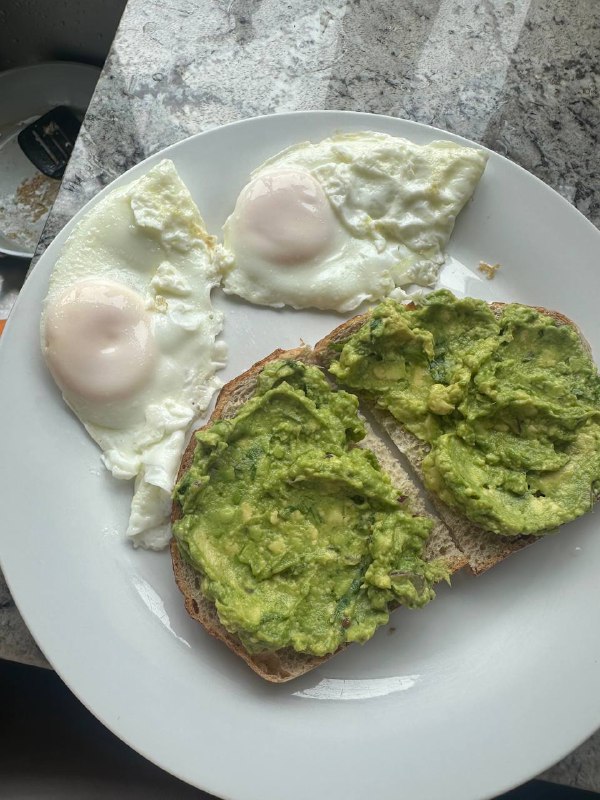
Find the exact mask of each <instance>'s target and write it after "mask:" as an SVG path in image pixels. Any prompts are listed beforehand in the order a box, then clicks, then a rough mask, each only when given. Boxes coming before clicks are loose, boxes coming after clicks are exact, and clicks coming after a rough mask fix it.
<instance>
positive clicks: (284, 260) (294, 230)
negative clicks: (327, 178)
mask: <svg viewBox="0 0 600 800" xmlns="http://www.w3.org/2000/svg"><path fill="white" fill-rule="evenodd" d="M235 217H236V222H237V228H238V231H237V238H238V241H239V242H243V246H244V249H245V250H247V251H251V252H253V253H254V254H255V255H257V256H260V257H261V258H262V259H264V260H265V261H268V262H269V263H271V264H282V265H295V264H301V263H303V262H306V261H310V260H311V259H313V258H315V257H316V256H318V255H320V254H321V253H323V252H324V251H326V250H328V249H329V248H330V246H331V244H332V241H333V238H334V235H335V230H336V221H335V217H334V214H333V210H332V208H331V205H330V204H329V200H328V199H327V196H326V195H325V192H324V191H323V189H322V188H321V186H320V184H319V183H318V181H317V180H315V178H313V176H312V175H311V174H310V173H309V172H305V171H304V170H295V169H280V170H272V171H267V172H264V173H261V174H260V175H258V176H257V177H256V178H254V180H252V181H251V182H250V183H249V184H248V185H247V186H246V187H245V188H244V189H243V190H242V192H241V194H240V196H239V198H238V202H237V204H236V209H235Z"/></svg>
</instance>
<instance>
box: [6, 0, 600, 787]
mask: <svg viewBox="0 0 600 800" xmlns="http://www.w3.org/2000/svg"><path fill="white" fill-rule="evenodd" d="M599 65H600V3H598V2H597V0H579V2H578V3H571V2H569V0H287V2H281V0H169V2H167V1H166V0H129V4H128V6H127V8H126V11H125V14H124V16H123V19H122V21H121V25H120V27H119V30H118V32H117V35H116V38H115V41H114V43H113V46H112V49H111V52H110V54H109V57H108V59H107V62H106V65H105V68H104V71H103V73H102V76H101V78H100V81H99V83H98V86H97V89H96V93H95V95H94V97H93V99H92V102H91V104H90V107H89V110H88V113H87V116H86V119H85V122H84V125H83V128H82V131H81V134H80V137H79V140H78V142H77V145H76V147H75V150H74V153H73V157H72V158H71V162H70V164H69V167H68V169H67V172H66V174H65V178H64V181H63V185H62V188H61V191H60V193H59V196H58V199H57V201H56V204H55V207H54V209H53V212H52V214H51V216H50V218H49V220H48V224H47V226H46V229H45V231H44V235H43V237H42V241H41V242H40V246H39V249H38V255H39V253H41V252H42V251H43V249H44V247H45V246H46V245H47V244H48V243H49V242H50V241H51V240H52V238H53V237H54V235H55V234H56V233H57V232H58V231H59V230H60V228H61V227H62V226H63V225H64V223H65V222H66V221H67V220H68V219H70V217H71V216H72V215H73V214H74V213H75V212H76V211H77V210H78V209H79V208H81V206H82V205H84V203H85V202H86V201H87V200H89V199H90V198H91V197H92V196H93V195H94V194H95V193H96V192H97V191H98V190H99V189H101V188H102V187H103V186H105V185H106V184H108V183H109V182H110V181H111V180H113V179H114V178H116V177H117V176H118V175H120V174H121V173H122V172H124V171H125V170H126V169H128V168H129V167H131V166H132V165H133V164H136V163H137V162H139V161H140V160H142V159H143V158H145V157H146V156H148V155H150V154H152V153H154V152H156V151H157V150H159V149H161V148H163V147H165V146H166V145H169V144H171V143H173V142H176V141H178V140H179V139H182V138H184V137H186V136H188V135H190V134H193V133H197V132H199V131H202V130H207V129H208V128H212V127H215V126H217V125H222V124H224V123H227V122H232V121H234V120H238V119H242V118H244V117H250V116H255V115H258V114H267V113H273V112H281V111H293V110H304V109H318V108H329V109H349V110H356V111H371V112H376V113H382V114H391V115H393V116H397V117H405V118H408V119H413V120H417V121H419V122H425V123H429V124H432V125H435V126H438V127H440V128H445V129H447V130H450V131H454V132H455V133H459V134H462V135H463V136H466V137H468V138H470V139H474V140H475V141H477V142H481V143H482V144H484V145H487V146H488V147H490V148H492V149H493V150H496V151H497V152H499V153H502V154H503V155H506V156H508V157H509V158H511V159H512V160H513V161H516V162H517V163H519V164H521V165H522V166H524V167H525V168H526V169H528V170H529V171H530V172H532V173H534V174H535V175H537V176H538V177H539V178H541V179H542V180H544V181H545V182H546V183H548V184H549V185H550V186H552V187H554V188H555V189H557V190H558V191H559V192H560V193H561V194H562V195H564V196H565V197H566V198H567V199H568V200H569V201H570V202H572V203H573V204H574V205H575V206H576V207H577V208H578V209H579V210H580V211H581V212H582V213H583V214H585V215H586V216H587V217H588V218H589V219H590V220H591V221H592V222H594V223H595V224H596V225H600V148H599V145H598V131H599V130H600V66H599ZM0 656H3V657H5V658H11V659H14V660H17V661H23V662H26V663H34V664H39V665H41V666H47V664H46V662H45V660H44V658H43V656H42V654H41V653H40V651H39V650H38V649H37V647H36V645H35V643H34V642H33V641H32V639H31V637H30V635H29V633H28V631H27V629H26V628H25V626H24V625H23V622H22V620H21V619H20V617H19V614H18V611H17V609H16V608H15V606H14V604H13V603H12V599H11V597H10V594H9V592H8V590H7V588H6V586H5V584H4V581H3V580H2V577H1V575H0ZM543 777H545V778H547V779H549V780H556V781H560V782H563V783H568V784H570V785H572V786H580V787H584V788H590V789H594V790H596V791H599V792H600V734H596V736H594V737H592V738H591V739H590V740H588V742H586V743H585V744H584V745H582V746H581V747H580V748H579V749H578V750H576V751H575V752H574V753H573V754H571V755H570V756H568V757H567V758H566V759H564V760H563V761H562V762H560V763H559V764H558V765H556V766H555V767H554V768H553V769H551V770H550V771H549V772H547V773H545V775H544V776H543Z"/></svg>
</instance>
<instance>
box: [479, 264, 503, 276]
mask: <svg viewBox="0 0 600 800" xmlns="http://www.w3.org/2000/svg"><path fill="white" fill-rule="evenodd" d="M477 269H478V270H479V272H483V274H484V275H485V277H486V278H487V279H488V281H491V280H492V278H494V277H495V276H496V273H497V272H498V270H499V269H500V264H488V263H486V262H485V261H480V262H479V266H478V267H477Z"/></svg>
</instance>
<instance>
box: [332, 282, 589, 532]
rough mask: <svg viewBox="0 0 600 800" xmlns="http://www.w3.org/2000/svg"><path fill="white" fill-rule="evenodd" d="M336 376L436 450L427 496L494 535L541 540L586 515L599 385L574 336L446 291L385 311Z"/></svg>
mask: <svg viewBox="0 0 600 800" xmlns="http://www.w3.org/2000/svg"><path fill="white" fill-rule="evenodd" d="M330 369H331V372H332V373H333V374H334V375H335V376H336V378H337V379H338V380H339V381H340V382H341V383H342V384H344V385H346V386H348V387H351V388H353V389H356V390H358V391H359V392H361V393H363V394H364V395H365V396H366V397H369V398H370V399H371V401H372V402H374V403H375V404H376V405H377V406H378V407H380V408H383V409H386V410H387V411H389V412H390V413H391V414H392V415H393V416H394V417H395V418H396V419H397V420H398V421H399V422H401V423H402V424H403V425H404V426H405V427H406V428H407V429H408V430H409V431H411V432H412V433H413V434H415V435H416V436H417V437H418V438H419V439H421V440H422V441H424V442H427V443H428V444H429V445H430V447H431V449H430V451H429V453H428V455H427V456H426V457H425V459H424V461H423V472H424V480H425V484H426V486H427V487H428V488H429V489H430V490H432V491H433V492H434V493H436V494H437V495H438V496H439V497H441V498H442V499H443V500H444V501H445V502H446V503H448V504H449V505H451V506H453V507H454V508H456V509H458V510H459V511H460V512H462V513H463V514H464V515H465V516H466V517H468V518H469V519H470V520H472V521H473V522H476V523H478V524H479V525H481V526H483V527H484V528H486V529H487V530H490V531H494V532H495V533H499V534H503V535H505V536H516V535H520V534H539V533H543V532H544V531H547V530H549V529H552V528H555V527H557V526H558V525H561V524H562V523H564V522H567V521H569V520H571V519H574V518H575V517H578V516H580V515H581V514H584V513H585V512H586V511H589V509H590V508H591V506H592V504H593V501H594V499H595V494H596V491H597V486H598V481H599V479H600V379H599V377H598V373H597V370H596V368H595V366H594V364H593V362H592V360H591V358H590V357H589V355H588V354H587V353H586V351H585V350H584V347H583V346H582V343H581V341H580V338H579V336H578V334H577V332H576V331H575V330H574V329H573V328H572V327H571V326H569V325H559V324H557V323H556V322H555V321H554V320H553V319H552V318H551V317H549V316H547V315H545V314H542V313H540V312H539V311H537V310H535V309H532V308H528V307H526V306H520V305H507V306H505V307H504V308H503V309H502V311H501V313H500V315H499V316H498V317H496V316H495V315H494V314H493V312H492V311H491V310H490V308H489V307H488V305H487V304H486V303H484V302H482V301H480V300H474V299H469V298H467V299H464V300H458V299H457V298H455V297H454V296H453V295H452V294H451V293H450V292H448V291H445V290H442V291H438V292H433V293H432V294H430V295H429V296H428V297H427V298H426V299H425V300H424V301H423V303H422V305H420V306H419V307H417V308H416V309H409V308H407V307H405V306H403V305H401V304H400V303H396V302H394V301H393V300H386V301H385V302H383V303H382V304H381V305H379V306H378V307H377V308H375V309H374V311H373V312H372V314H371V315H370V318H369V321H368V322H367V323H366V324H365V325H364V326H363V327H362V328H361V329H360V330H359V331H358V332H357V333H356V334H355V335H353V336H352V337H351V338H350V339H349V340H348V341H347V342H346V343H345V344H344V345H343V347H342V349H341V352H340V353H339V358H338V360H336V361H334V363H333V364H332V365H331V368H330Z"/></svg>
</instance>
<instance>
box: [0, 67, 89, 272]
mask: <svg viewBox="0 0 600 800" xmlns="http://www.w3.org/2000/svg"><path fill="white" fill-rule="evenodd" d="M99 75H100V70H99V69H98V67H93V66H91V65H89V64H78V63H76V62H72V61H50V62H48V63H45V64H33V65H32V66H29V67H19V68H18V69H9V70H6V71H5V72H0V97H1V98H2V104H1V106H0V207H2V206H4V207H5V208H6V209H7V211H6V212H5V213H3V214H0V252H2V253H4V254H6V255H10V256H19V257H21V258H31V257H32V256H33V251H34V250H35V243H36V242H37V240H38V238H39V236H40V234H41V232H42V230H43V228H44V223H45V221H46V217H47V216H48V211H46V212H45V213H43V214H42V215H41V216H39V217H37V218H36V205H35V204H31V205H28V204H27V203H26V204H25V205H24V206H23V205H18V204H17V202H16V201H15V195H16V193H17V191H18V189H19V187H21V188H22V187H23V185H24V184H25V185H27V184H29V188H30V192H31V190H32V186H31V184H32V181H34V180H37V181H40V180H41V181H42V183H43V186H44V187H49V186H51V185H52V179H51V178H45V177H44V176H42V175H41V173H40V172H38V170H37V169H36V168H35V167H34V165H33V164H32V163H31V161H30V160H29V159H28V158H27V156H26V155H25V154H24V153H23V151H22V150H21V148H20V146H19V144H18V141H17V137H18V135H19V133H20V132H21V131H22V130H23V128H25V127H27V125H29V124H30V123H32V122H34V120H36V119H37V118H38V117H41V116H42V115H43V114H45V113H46V112H47V111H50V110H51V109H53V108H56V106H69V107H70V108H72V109H73V110H74V111H76V112H79V114H80V116H81V118H83V115H84V113H85V110H86V108H87V106H88V103H89V102H90V98H91V96H92V94H93V92H94V87H95V86H96V82H97V80H98V77H99ZM34 186H35V183H34ZM40 191H41V190H40V188H38V189H37V192H36V195H37V196H38V197H39V195H40ZM48 202H50V205H51V201H46V203H45V204H46V205H47V206H48ZM49 207H50V206H48V210H49ZM32 209H33V210H32ZM8 230H10V231H11V233H12V234H13V236H14V237H15V238H11V237H10V236H8V235H5V234H6V233H7V231H8Z"/></svg>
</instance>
